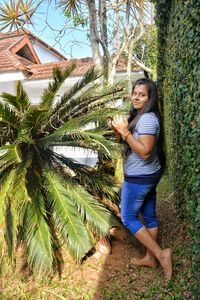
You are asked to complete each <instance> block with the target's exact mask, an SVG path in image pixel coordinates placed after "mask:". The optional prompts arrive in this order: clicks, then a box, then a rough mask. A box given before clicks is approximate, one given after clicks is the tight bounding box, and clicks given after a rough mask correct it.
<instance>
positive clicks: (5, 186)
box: [0, 169, 16, 224]
mask: <svg viewBox="0 0 200 300" xmlns="http://www.w3.org/2000/svg"><path fill="white" fill-rule="evenodd" d="M15 174H16V170H15V169H11V170H9V171H7V172H6V173H1V174H0V175H1V176H0V224H1V222H2V221H3V216H4V212H5V203H6V198H7V194H8V191H9V190H10V186H11V184H12V181H13V177H14V176H15Z"/></svg>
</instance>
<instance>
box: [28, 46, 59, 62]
mask: <svg viewBox="0 0 200 300" xmlns="http://www.w3.org/2000/svg"><path fill="white" fill-rule="evenodd" d="M32 45H33V48H34V50H35V52H36V53H37V55H38V57H39V59H40V61H41V63H42V64H45V63H49V62H56V61H60V59H59V57H58V56H56V55H54V54H53V53H52V52H50V51H49V50H46V49H45V48H43V47H42V46H41V45H39V44H37V43H34V42H32Z"/></svg>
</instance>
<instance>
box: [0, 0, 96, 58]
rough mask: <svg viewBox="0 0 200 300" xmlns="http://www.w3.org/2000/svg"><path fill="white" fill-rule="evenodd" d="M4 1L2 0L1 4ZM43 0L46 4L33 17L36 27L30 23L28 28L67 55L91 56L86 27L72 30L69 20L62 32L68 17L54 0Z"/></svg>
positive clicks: (77, 56)
mask: <svg viewBox="0 0 200 300" xmlns="http://www.w3.org/2000/svg"><path fill="white" fill-rule="evenodd" d="M3 2H4V1H3V0H0V3H1V4H2V3H3ZM43 2H44V4H42V5H41V6H40V8H39V11H38V13H36V14H35V15H34V17H33V22H34V27H33V26H31V25H29V26H28V27H27V28H28V29H29V30H30V31H31V32H33V34H35V35H36V36H37V37H39V38H40V39H42V40H43V41H45V42H46V43H47V44H49V45H51V46H52V47H54V48H55V49H57V50H58V51H59V52H61V53H62V54H64V55H65V56H66V57H69V58H70V57H73V58H81V57H87V56H91V50H90V46H89V40H88V36H87V32H86V29H85V28H82V27H79V28H78V30H76V31H75V30H72V22H71V23H70V22H69V23H68V24H67V25H66V28H65V30H64V31H62V32H60V31H61V29H62V28H63V26H64V25H65V23H66V19H65V18H64V16H63V15H62V14H61V12H60V11H59V10H56V9H55V6H54V1H52V4H51V5H48V1H43ZM59 32H60V34H59Z"/></svg>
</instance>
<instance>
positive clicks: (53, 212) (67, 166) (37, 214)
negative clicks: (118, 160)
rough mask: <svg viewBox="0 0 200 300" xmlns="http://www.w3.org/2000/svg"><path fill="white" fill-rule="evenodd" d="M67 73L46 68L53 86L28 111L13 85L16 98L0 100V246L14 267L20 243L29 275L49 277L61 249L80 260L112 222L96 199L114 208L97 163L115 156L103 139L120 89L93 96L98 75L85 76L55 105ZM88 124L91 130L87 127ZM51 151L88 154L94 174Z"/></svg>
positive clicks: (110, 182)
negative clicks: (93, 163) (111, 103)
mask: <svg viewBox="0 0 200 300" xmlns="http://www.w3.org/2000/svg"><path fill="white" fill-rule="evenodd" d="M74 69H75V65H71V66H70V67H68V68H67V69H65V70H64V71H62V70H60V69H54V72H53V81H52V82H51V83H50V84H49V86H48V88H46V89H45V90H44V92H43V94H42V97H41V101H40V104H39V105H38V106H37V107H36V106H32V105H31V103H30V101H29V98H28V95H27V94H26V92H25V91H24V89H23V86H22V83H21V82H18V84H17V88H16V95H15V96H14V95H11V94H8V93H3V94H2V95H1V100H0V237H1V240H0V243H1V248H2V249H3V246H4V245H5V241H6V244H7V249H8V250H7V253H8V255H9V257H10V258H11V259H12V260H14V259H15V253H16V246H17V244H18V243H19V242H20V243H22V244H23V245H24V248H25V249H26V257H27V262H28V265H29V266H30V268H31V269H32V270H33V272H34V273H37V274H38V273H41V272H46V273H49V272H50V271H51V270H52V266H53V265H55V261H56V257H55V253H56V249H58V248H59V247H60V246H61V245H64V244H65V245H67V247H68V250H69V252H70V253H71V255H72V256H73V257H74V258H75V259H77V260H81V259H82V258H83V257H84V256H85V254H86V253H87V252H88V251H89V250H90V249H91V248H92V247H93V245H94V243H95V238H97V237H103V236H106V235H107V234H108V232H109V229H110V228H111V227H112V226H116V225H117V224H118V221H117V220H116V218H115V217H114V216H113V215H112V213H111V212H110V211H109V210H108V209H107V207H106V206H104V205H103V204H102V203H101V201H99V200H100V199H102V198H103V197H104V198H107V199H111V200H112V201H117V199H118V192H117V190H116V186H115V182H114V179H113V177H112V176H111V175H110V174H108V172H107V171H106V168H105V167H104V164H105V163H106V162H107V161H109V160H110V159H111V158H115V157H116V155H117V150H118V146H117V144H116V143H115V141H114V139H112V138H109V134H110V131H109V128H108V127H107V117H108V115H109V116H111V115H113V114H114V113H115V109H113V108H109V106H108V105H107V103H108V102H109V101H110V100H114V99H117V98H119V97H121V96H122V93H123V88H118V87H115V86H113V87H110V88H106V89H104V91H103V92H101V91H100V88H99V85H98V83H95V82H96V80H97V79H98V78H99V76H100V75H99V74H98V72H96V71H95V69H93V68H92V69H90V70H89V71H88V72H87V73H86V74H85V75H84V76H83V78H82V79H81V80H80V81H78V82H77V83H76V84H75V85H74V86H73V87H72V88H70V89H68V90H67V91H66V92H65V93H64V94H63V95H62V97H61V99H60V101H59V102H57V103H55V101H54V98H55V95H56V93H57V91H58V90H59V88H60V87H61V85H62V83H63V82H64V81H65V79H66V78H67V77H69V76H70V75H71V74H72V72H73V71H74ZM91 122H95V124H96V125H95V126H87V125H88V124H91ZM55 145H60V146H65V147H67V146H73V147H81V148H84V149H91V150H93V151H95V152H96V153H97V154H98V162H97V165H96V166H95V167H94V168H91V167H89V166H86V165H83V164H80V163H78V162H77V161H75V160H74V159H72V158H69V157H67V156H63V155H61V154H58V153H57V152H55V151H54V147H53V146H55Z"/></svg>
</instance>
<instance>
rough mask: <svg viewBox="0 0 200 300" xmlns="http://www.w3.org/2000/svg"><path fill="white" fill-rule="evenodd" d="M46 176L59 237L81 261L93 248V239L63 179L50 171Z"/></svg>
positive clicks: (46, 172) (46, 185) (46, 184)
mask: <svg viewBox="0 0 200 300" xmlns="http://www.w3.org/2000/svg"><path fill="white" fill-rule="evenodd" d="M44 176H45V189H46V190H47V191H48V195H49V201H50V202H51V206H52V212H53V220H54V223H55V225H56V227H57V228H58V231H59V235H60V236H61V237H62V238H63V239H64V241H65V242H66V243H67V245H68V249H69V251H70V253H71V255H72V256H73V257H75V258H76V259H77V260H80V259H82V258H83V257H84V256H85V254H86V253H87V252H88V251H89V250H90V249H91V248H92V246H93V241H92V238H91V236H90V234H89V232H88V231H87V229H86V227H85V226H84V223H83V220H82V218H81V216H80V215H79V214H78V211H77V209H76V207H75V206H74V204H73V203H72V202H71V200H70V198H69V193H68V191H67V190H66V189H65V187H64V185H63V183H62V181H61V178H59V177H58V175H56V174H55V173H54V172H50V171H48V170H46V171H45V174H44Z"/></svg>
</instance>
